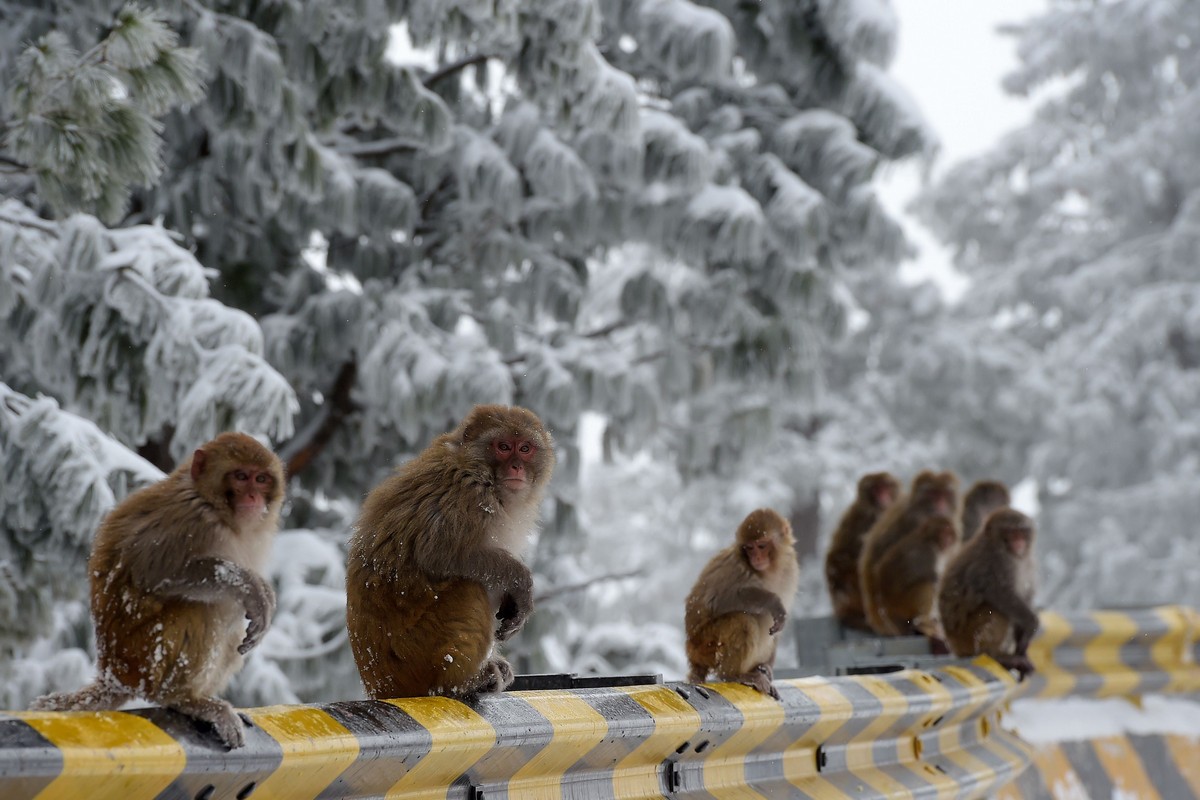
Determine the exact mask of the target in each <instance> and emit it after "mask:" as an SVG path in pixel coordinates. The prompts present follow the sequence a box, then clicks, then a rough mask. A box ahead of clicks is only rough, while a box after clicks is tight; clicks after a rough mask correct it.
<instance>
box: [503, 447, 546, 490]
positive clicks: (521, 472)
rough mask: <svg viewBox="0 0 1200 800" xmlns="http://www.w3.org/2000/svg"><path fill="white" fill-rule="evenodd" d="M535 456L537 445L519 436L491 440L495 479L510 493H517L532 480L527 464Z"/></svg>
mask: <svg viewBox="0 0 1200 800" xmlns="http://www.w3.org/2000/svg"><path fill="white" fill-rule="evenodd" d="M535 455H537V445H536V444H534V443H533V442H532V441H530V440H529V439H525V438H523V437H520V436H498V437H496V438H495V439H494V440H492V457H493V458H494V459H495V460H496V477H497V478H498V479H499V481H500V485H501V486H503V487H504V488H505V489H507V490H509V491H510V492H519V491H521V490H522V489H524V488H525V487H526V486H527V485H528V484H529V482H530V481H531V480H532V478H531V476H530V475H529V469H528V464H529V462H530V461H532V460H533V457H534V456H535Z"/></svg>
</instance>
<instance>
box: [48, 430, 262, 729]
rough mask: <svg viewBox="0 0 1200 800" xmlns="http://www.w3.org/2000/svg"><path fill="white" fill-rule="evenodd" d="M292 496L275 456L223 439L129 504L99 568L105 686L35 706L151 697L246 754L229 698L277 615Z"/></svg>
mask: <svg viewBox="0 0 1200 800" xmlns="http://www.w3.org/2000/svg"><path fill="white" fill-rule="evenodd" d="M284 490H285V486H284V475H283V466H282V465H281V464H280V461H279V459H278V458H277V457H276V456H275V454H274V453H273V452H271V451H270V450H269V449H267V448H266V447H264V446H263V445H261V444H259V442H258V441H256V440H255V439H254V438H252V437H250V436H247V435H246V434H242V433H223V434H221V435H220V436H218V437H217V438H215V439H213V440H212V441H210V442H208V443H207V444H204V445H202V446H201V447H200V448H199V449H197V450H196V451H195V452H194V453H192V455H191V457H190V458H188V459H187V460H186V461H184V462H183V463H182V464H180V465H179V466H178V467H177V468H176V469H175V471H174V472H172V473H171V474H170V475H168V476H167V477H166V478H164V479H163V480H161V481H159V482H158V483H155V484H153V485H151V486H147V487H145V488H143V489H140V490H138V491H137V492H134V493H133V494H131V495H130V496H129V497H127V498H125V500H123V501H122V502H121V503H119V504H118V505H117V506H116V507H115V508H114V509H113V510H112V511H111V512H109V514H108V515H107V516H106V517H105V519H104V521H103V522H102V523H101V525H100V528H99V530H98V531H97V533H96V538H95V542H94V543H93V547H92V554H91V558H90V559H89V561H88V575H89V581H90V588H91V611H92V619H93V621H94V623H95V627H96V671H97V677H96V680H95V681H94V682H93V683H91V684H90V685H88V686H85V687H84V688H82V689H80V690H79V691H76V692H59V693H55V694H50V695H46V696H44V697H41V698H38V699H37V700H36V701H35V702H34V704H33V708H34V709H35V710H43V711H91V710H104V709H115V708H119V707H120V706H121V705H123V704H124V703H125V702H127V701H129V700H132V699H133V698H135V697H140V698H144V699H146V700H150V701H153V702H155V703H158V704H160V705H162V706H166V707H168V708H173V709H175V710H177V711H180V712H182V713H183V714H186V715H188V716H190V717H192V718H194V719H197V720H201V721H203V722H207V723H209V724H210V725H212V727H213V728H214V729H215V731H216V734H217V736H218V737H219V738H220V739H221V741H222V742H223V743H224V744H225V745H226V746H227V747H230V748H235V747H240V746H242V744H243V743H244V741H245V734H244V731H243V729H242V721H241V719H240V718H239V717H238V715H237V714H236V713H235V712H234V709H233V707H232V706H231V705H230V704H229V702H227V701H225V700H222V699H220V698H219V697H217V695H218V694H219V693H220V692H221V691H222V690H224V688H225V686H226V685H227V684H228V682H229V680H230V678H232V677H233V675H234V674H235V673H236V672H237V671H238V670H239V669H240V668H241V666H242V660H243V656H244V654H245V653H247V652H249V651H250V650H251V649H253V648H254V647H255V646H256V645H257V644H258V643H259V642H260V641H261V640H262V637H263V636H264V634H265V633H266V631H267V628H268V627H269V626H270V624H271V619H272V617H273V616H274V613H275V592H274V590H272V588H271V585H270V583H268V582H267V580H266V579H265V578H264V577H263V570H264V568H265V566H266V564H267V560H268V557H269V555H270V550H271V544H272V542H273V540H274V535H275V532H276V530H277V529H278V527H279V510H280V507H281V506H282V505H283V498H284ZM247 619H248V620H249V624H247Z"/></svg>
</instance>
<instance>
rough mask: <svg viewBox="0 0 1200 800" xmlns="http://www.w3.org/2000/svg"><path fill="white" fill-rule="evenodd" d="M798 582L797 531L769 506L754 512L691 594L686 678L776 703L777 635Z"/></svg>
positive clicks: (687, 615)
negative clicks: (725, 684) (742, 687)
mask: <svg viewBox="0 0 1200 800" xmlns="http://www.w3.org/2000/svg"><path fill="white" fill-rule="evenodd" d="M798 582H799V566H798V564H797V561H796V552H795V547H794V541H793V538H792V526H791V525H790V524H789V523H788V521H787V520H786V519H784V518H783V517H782V516H780V515H779V514H778V513H776V512H775V511H772V510H771V509H765V508H760V509H758V510H756V511H752V512H751V513H750V514H749V516H747V517H746V518H745V519H744V520H743V521H742V523H741V525H739V526H738V529H737V534H736V536H735V539H734V543H733V544H732V545H730V546H729V547H727V548H725V549H724V550H722V551H720V552H719V553H717V554H716V555H715V556H713V558H712V560H710V561H709V562H708V564H707V566H705V567H704V569H703V570H702V571H701V573H700V577H699V578H698V579H697V580H696V584H695V586H694V587H693V588H692V591H691V593H690V594H689V595H688V598H687V604H686V607H685V614H684V627H685V629H686V632H687V658H688V664H689V667H690V672H689V674H688V680H689V681H691V682H692V683H700V682H702V681H704V680H705V679H707V677H708V675H709V674H710V673H712V674H715V675H716V677H717V678H718V679H719V680H723V681H736V682H739V683H744V684H746V685H747V686H751V687H753V688H755V689H757V690H758V691H760V692H762V693H764V694H769V695H771V696H772V697H775V698H776V699H778V697H779V694H778V693H777V692H776V691H775V687H774V686H773V685H772V683H771V680H772V678H773V675H774V664H775V649H776V645H777V636H776V634H778V633H779V631H780V630H782V629H783V623H784V621H785V620H786V619H787V615H788V611H789V609H790V608H791V605H792V600H793V599H794V597H795V594H796V589H797V584H798Z"/></svg>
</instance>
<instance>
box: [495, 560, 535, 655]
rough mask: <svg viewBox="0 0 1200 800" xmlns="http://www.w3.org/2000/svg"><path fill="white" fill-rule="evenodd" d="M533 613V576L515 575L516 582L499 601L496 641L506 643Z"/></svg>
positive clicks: (527, 574)
mask: <svg viewBox="0 0 1200 800" xmlns="http://www.w3.org/2000/svg"><path fill="white" fill-rule="evenodd" d="M532 612H533V576H532V575H530V574H529V572H528V571H526V572H523V573H517V580H516V583H515V585H513V586H512V587H511V588H510V589H509V590H508V591H507V592H506V593H505V595H504V597H503V598H502V599H501V601H500V608H499V609H497V611H496V618H497V619H498V620H500V625H499V627H498V628H497V629H496V639H497V640H498V641H501V642H506V641H508V640H509V639H511V638H512V637H513V636H514V635H515V634H516V633H517V631H519V630H521V628H523V627H525V620H527V619H529V615H530V614H531V613H532Z"/></svg>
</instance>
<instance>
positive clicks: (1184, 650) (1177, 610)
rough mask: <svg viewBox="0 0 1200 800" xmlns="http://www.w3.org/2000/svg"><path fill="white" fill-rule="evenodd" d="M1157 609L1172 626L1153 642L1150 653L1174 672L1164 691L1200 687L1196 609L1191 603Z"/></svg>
mask: <svg viewBox="0 0 1200 800" xmlns="http://www.w3.org/2000/svg"><path fill="white" fill-rule="evenodd" d="M1154 613H1155V614H1157V615H1158V616H1159V617H1160V618H1161V619H1162V620H1163V621H1164V622H1165V623H1166V624H1167V627H1168V629H1169V631H1168V633H1167V634H1165V635H1163V636H1160V637H1159V639H1158V641H1156V642H1155V643H1154V644H1153V645H1151V646H1150V657H1151V658H1152V659H1154V663H1155V664H1157V665H1158V666H1159V667H1160V668H1161V669H1162V670H1163V671H1164V672H1167V673H1168V674H1169V675H1170V681H1169V682H1168V683H1167V685H1166V686H1165V687H1164V688H1163V689H1162V691H1163V692H1164V693H1167V694H1175V693H1180V694H1182V693H1185V692H1194V691H1197V690H1200V669H1197V668H1196V662H1195V660H1194V659H1193V657H1192V648H1193V647H1194V646H1195V644H1196V635H1197V622H1198V621H1200V620H1198V618H1197V615H1196V611H1195V610H1194V609H1191V608H1188V607H1187V606H1162V607H1160V608H1156V609H1154Z"/></svg>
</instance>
